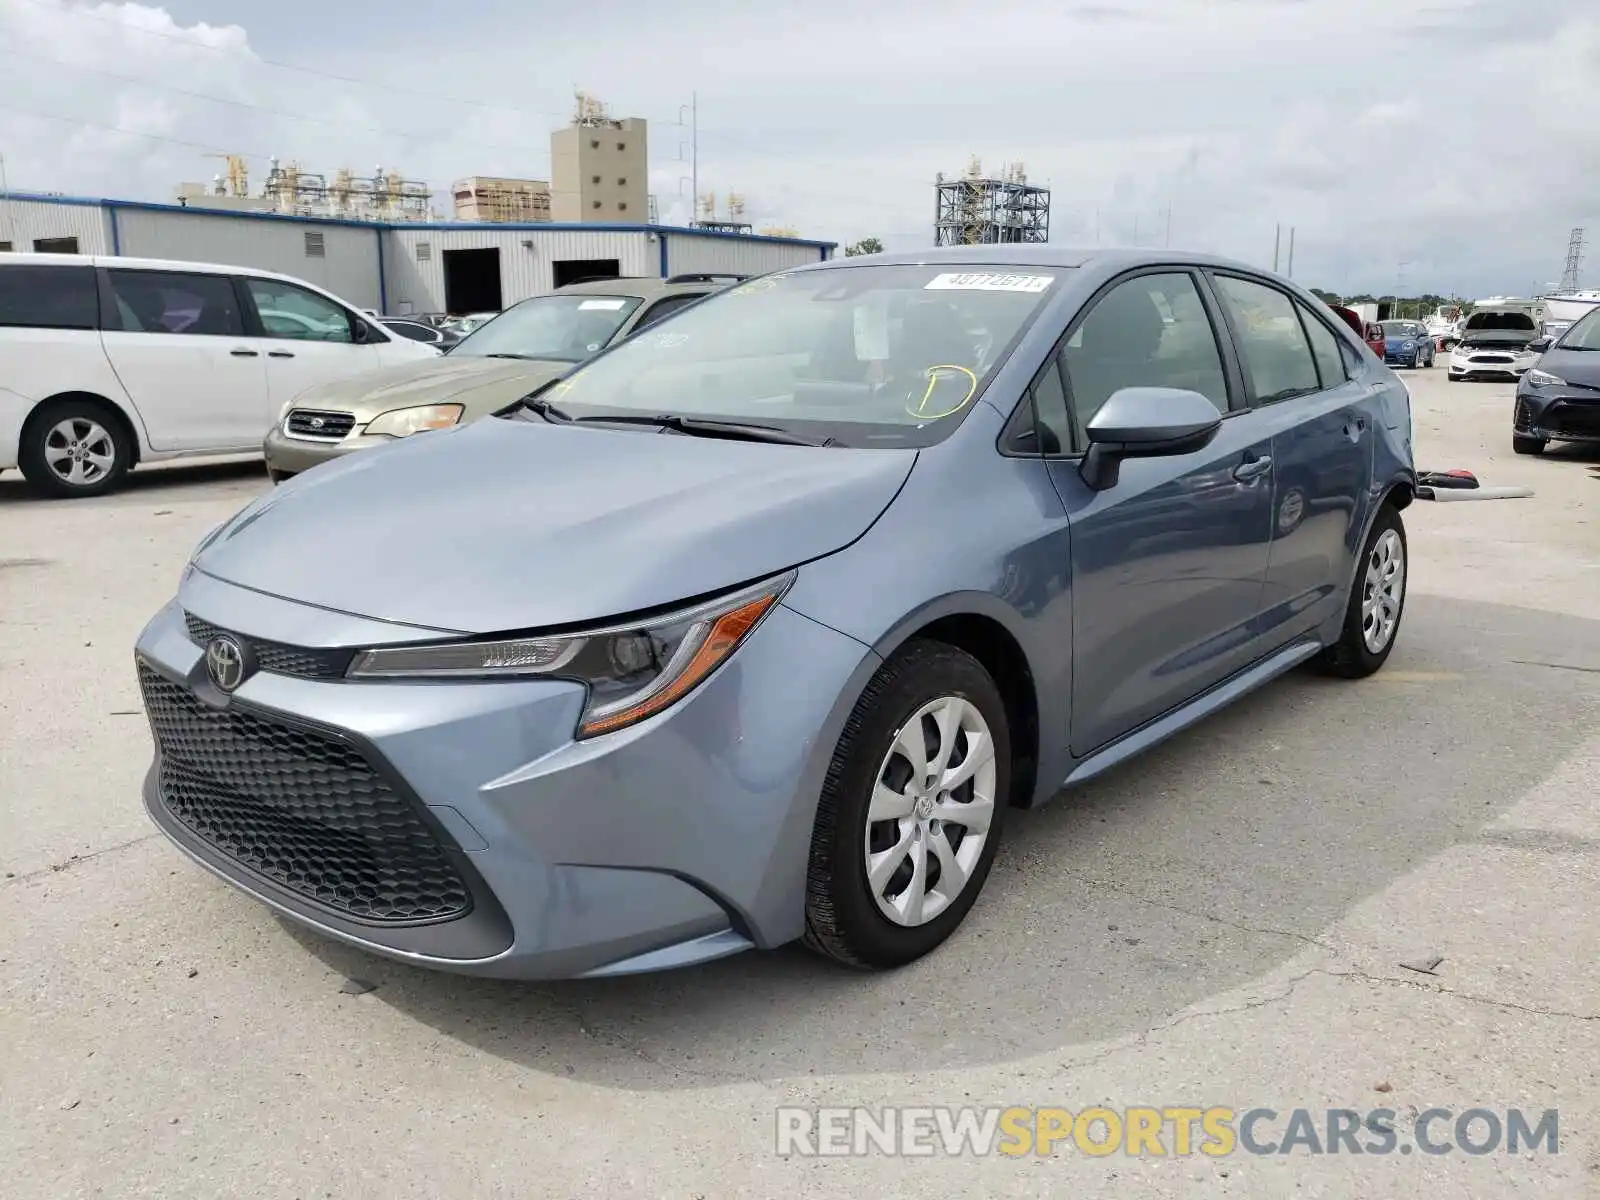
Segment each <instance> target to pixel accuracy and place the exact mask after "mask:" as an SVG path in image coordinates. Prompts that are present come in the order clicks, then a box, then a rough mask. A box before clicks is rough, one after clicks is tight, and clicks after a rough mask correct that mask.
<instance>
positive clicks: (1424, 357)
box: [1379, 321, 1437, 368]
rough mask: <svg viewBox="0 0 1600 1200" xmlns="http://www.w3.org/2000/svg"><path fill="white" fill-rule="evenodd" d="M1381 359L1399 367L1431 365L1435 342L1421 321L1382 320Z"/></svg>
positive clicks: (1435, 347)
mask: <svg viewBox="0 0 1600 1200" xmlns="http://www.w3.org/2000/svg"><path fill="white" fill-rule="evenodd" d="M1379 324H1380V326H1381V327H1382V329H1383V361H1384V362H1386V363H1389V364H1391V365H1394V366H1401V367H1412V368H1418V367H1431V366H1433V359H1434V355H1435V353H1436V352H1437V344H1436V343H1435V342H1434V340H1433V338H1432V337H1430V336H1429V335H1428V330H1427V329H1426V327H1424V326H1423V324H1422V322H1421V321H1382V322H1380V323H1379Z"/></svg>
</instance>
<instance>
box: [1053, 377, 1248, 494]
mask: <svg viewBox="0 0 1600 1200" xmlns="http://www.w3.org/2000/svg"><path fill="white" fill-rule="evenodd" d="M1220 428H1222V414H1221V413H1220V412H1218V411H1217V406H1216V405H1215V404H1213V403H1211V401H1209V400H1207V399H1206V398H1205V397H1204V396H1202V395H1201V394H1200V393H1199V392H1191V391H1186V390H1184V389H1182V388H1161V387H1130V388H1122V389H1121V390H1120V391H1117V392H1114V393H1112V395H1111V398H1110V399H1109V400H1107V401H1106V402H1105V403H1104V404H1102V405H1101V406H1100V411H1099V412H1097V413H1095V414H1094V416H1092V417H1091V418H1089V424H1088V425H1087V426H1085V427H1084V433H1085V434H1086V435H1087V436H1088V439H1089V450H1088V452H1087V453H1086V454H1085V455H1084V456H1083V467H1082V474H1083V481H1084V482H1085V483H1086V484H1088V485H1089V486H1090V487H1091V488H1093V489H1094V490H1095V491H1097V492H1098V491H1104V490H1105V489H1106V488H1109V487H1114V486H1116V482H1117V476H1118V473H1119V472H1118V466H1119V465H1120V464H1121V462H1122V460H1123V459H1125V458H1164V457H1167V456H1170V455H1176V454H1191V453H1193V452H1194V451H1196V450H1202V449H1204V448H1205V447H1206V446H1207V445H1208V444H1209V443H1210V442H1211V439H1212V438H1214V437H1216V435H1217V430H1218V429H1220Z"/></svg>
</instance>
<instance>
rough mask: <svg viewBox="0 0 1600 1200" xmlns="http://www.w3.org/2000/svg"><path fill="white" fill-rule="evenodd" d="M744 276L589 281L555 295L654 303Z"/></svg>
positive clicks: (708, 288) (713, 288) (712, 289)
mask: <svg viewBox="0 0 1600 1200" xmlns="http://www.w3.org/2000/svg"><path fill="white" fill-rule="evenodd" d="M744 278H745V276H742V275H712V274H704V275H673V276H671V277H670V278H667V279H658V278H657V277H655V276H654V275H623V276H619V277H618V278H616V279H585V280H583V281H582V282H581V283H569V284H567V285H566V286H565V287H560V288H557V289H555V292H554V293H553V294H555V295H562V296H565V295H569V294H577V295H582V296H595V295H600V296H637V297H639V298H641V299H645V300H650V299H653V298H655V297H656V296H671V295H675V294H677V293H680V292H693V293H700V292H704V291H707V290H711V291H715V290H717V289H718V288H722V287H730V286H732V285H733V284H735V283H738V282H739V281H740V280H742V279H744Z"/></svg>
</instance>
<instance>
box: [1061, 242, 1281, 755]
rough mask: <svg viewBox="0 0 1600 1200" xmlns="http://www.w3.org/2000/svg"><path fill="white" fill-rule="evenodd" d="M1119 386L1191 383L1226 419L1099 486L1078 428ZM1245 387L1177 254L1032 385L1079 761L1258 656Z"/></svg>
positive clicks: (1216, 317) (1102, 309)
mask: <svg viewBox="0 0 1600 1200" xmlns="http://www.w3.org/2000/svg"><path fill="white" fill-rule="evenodd" d="M1057 367H1059V377H1058V376H1057V375H1056V374H1055V371H1056V369H1057ZM1125 387H1171V388H1183V389H1186V390H1189V391H1196V392H1199V393H1201V394H1202V395H1204V396H1205V397H1206V398H1207V399H1209V400H1210V401H1211V402H1212V403H1213V404H1215V405H1216V407H1217V411H1218V412H1219V413H1221V414H1223V417H1224V419H1223V422H1222V428H1221V430H1220V431H1219V432H1218V434H1217V435H1216V437H1215V438H1214V439H1213V440H1212V442H1211V444H1210V445H1208V446H1206V447H1205V448H1204V449H1203V450H1198V451H1195V452H1194V453H1192V454H1184V455H1176V456H1173V457H1169V458H1143V459H1140V458H1133V459H1128V460H1126V461H1125V462H1123V463H1122V465H1121V468H1120V472H1119V478H1118V480H1117V482H1116V483H1115V484H1113V485H1112V486H1111V487H1109V488H1107V489H1105V490H1103V491H1095V490H1092V489H1091V488H1089V487H1088V485H1087V484H1085V483H1084V481H1083V477H1082V475H1081V458H1082V452H1083V450H1084V448H1085V445H1086V440H1085V437H1084V427H1085V426H1086V425H1087V424H1088V422H1089V420H1090V418H1092V417H1093V416H1094V414H1095V412H1096V411H1098V409H1099V408H1100V406H1101V405H1102V404H1104V403H1105V401H1106V400H1108V399H1109V398H1110V397H1111V395H1112V394H1113V393H1115V392H1116V391H1118V390H1119V389H1121V388H1125ZM1238 393H1239V382H1238V376H1237V372H1236V371H1235V370H1234V368H1233V365H1232V347H1231V345H1230V344H1229V342H1228V340H1227V337H1226V333H1225V327H1224V326H1223V325H1222V320H1221V315H1220V314H1219V313H1218V312H1217V311H1216V310H1215V307H1214V304H1213V303H1212V302H1211V300H1210V298H1209V297H1208V296H1207V295H1206V293H1205V292H1204V291H1203V288H1202V285H1201V281H1200V278H1199V276H1198V275H1197V274H1196V273H1195V272H1193V271H1192V270H1190V269H1189V268H1187V267H1176V266H1174V267H1162V268H1152V269H1150V270H1147V271H1143V272H1140V273H1138V274H1135V275H1132V276H1128V277H1124V278H1123V279H1121V280H1119V281H1118V282H1117V283H1115V284H1113V285H1111V286H1110V287H1109V288H1108V289H1107V290H1106V291H1105V292H1103V293H1102V294H1101V295H1100V296H1099V297H1098V298H1097V299H1095V300H1094V301H1093V302H1092V303H1091V305H1090V307H1089V308H1088V310H1087V313H1086V315H1085V316H1084V317H1083V318H1082V319H1081V320H1080V322H1079V323H1078V324H1077V326H1076V328H1073V329H1071V330H1069V332H1068V335H1067V337H1066V339H1065V342H1064V343H1063V345H1062V347H1061V350H1060V354H1059V359H1058V363H1057V364H1051V365H1047V367H1046V369H1045V371H1044V373H1043V376H1042V377H1041V379H1040V380H1039V381H1037V382H1036V383H1035V386H1034V396H1035V403H1036V405H1037V407H1038V409H1039V419H1040V422H1041V424H1042V425H1043V427H1044V429H1045V430H1046V432H1047V436H1046V437H1045V439H1044V440H1045V442H1046V443H1047V444H1046V447H1045V448H1046V451H1047V454H1048V455H1049V460H1050V471H1051V477H1052V479H1053V480H1054V481H1055V485H1056V490H1057V492H1058V493H1059V494H1060V496H1061V500H1062V502H1063V504H1064V505H1065V506H1066V509H1067V514H1068V517H1069V519H1070V520H1071V523H1072V551H1071V554H1072V622H1073V628H1072V645H1073V647H1074V659H1073V677H1072V729H1071V746H1072V751H1073V753H1074V754H1075V755H1077V756H1079V757H1082V756H1084V755H1086V754H1089V753H1091V752H1093V751H1094V750H1096V749H1098V748H1099V747H1101V746H1103V745H1105V744H1106V743H1108V742H1110V741H1112V740H1114V739H1116V738H1118V737H1121V736H1122V735H1124V734H1126V733H1129V732H1131V731H1132V730H1134V729H1136V728H1138V727H1139V726H1140V725H1143V724H1145V723H1147V722H1149V721H1151V720H1154V719H1155V718H1157V717H1159V716H1161V715H1162V714H1163V713H1165V712H1167V711H1168V710H1170V709H1173V708H1175V707H1177V706H1179V705H1181V704H1182V703H1184V702H1185V701H1187V700H1189V699H1191V698H1193V697H1194V696H1196V695H1198V694H1199V693H1200V692H1203V691H1205V690H1206V689H1207V688H1209V687H1211V686H1213V685H1214V684H1216V683H1218V682H1220V681H1221V680H1223V679H1225V678H1227V676H1229V675H1231V674H1233V673H1234V672H1235V671H1237V670H1239V669H1241V668H1242V667H1244V666H1246V665H1247V664H1248V663H1249V662H1250V661H1252V660H1253V659H1254V658H1256V657H1259V655H1260V649H1259V646H1258V640H1257V637H1256V632H1255V629H1256V623H1257V622H1256V618H1257V616H1258V613H1259V611H1260V602H1261V593H1262V584H1263V582H1264V580H1265V577H1266V571H1267V551H1268V546H1269V543H1270V539H1271V526H1272V519H1271V497H1272V463H1271V460H1270V454H1271V437H1270V435H1268V434H1265V433H1263V432H1262V431H1261V429H1260V428H1259V426H1258V424H1257V422H1256V420H1255V417H1254V414H1253V413H1252V412H1251V411H1250V410H1249V409H1248V408H1246V407H1244V406H1243V404H1242V398H1241V397H1240V396H1239V394H1238ZM1052 410H1053V411H1054V412H1056V414H1057V416H1056V417H1054V418H1052V417H1051V416H1050V415H1049V414H1050V412H1051V411H1052ZM1051 451H1054V453H1050V452H1051Z"/></svg>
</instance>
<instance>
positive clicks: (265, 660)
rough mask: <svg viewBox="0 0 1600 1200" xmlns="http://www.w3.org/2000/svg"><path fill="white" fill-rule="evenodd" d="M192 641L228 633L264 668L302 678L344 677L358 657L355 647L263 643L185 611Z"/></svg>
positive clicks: (202, 643)
mask: <svg viewBox="0 0 1600 1200" xmlns="http://www.w3.org/2000/svg"><path fill="white" fill-rule="evenodd" d="M183 623H184V625H185V626H186V627H187V628H188V630H189V640H190V641H192V642H194V643H195V645H197V646H205V645H207V644H208V643H209V642H210V641H211V639H212V638H214V637H216V636H217V635H218V634H221V633H227V634H228V635H229V636H231V637H233V638H235V639H237V640H238V641H239V642H240V643H242V644H245V645H247V646H248V647H249V649H250V652H251V653H252V654H253V655H254V656H255V660H256V666H257V668H259V669H260V670H263V671H269V672H271V673H272V674H274V675H298V676H299V677H300V678H302V679H342V678H344V673H345V670H346V669H347V668H348V667H349V666H350V660H351V658H353V657H354V655H355V651H353V650H320V649H316V648H314V647H310V646H286V645H284V644H283V643H282V642H263V641H257V640H256V639H255V638H251V637H245V636H244V635H243V634H238V633H234V632H233V631H232V630H226V629H222V628H220V627H218V626H216V625H213V624H211V622H209V621H202V620H201V619H200V618H199V617H197V616H195V615H194V614H193V613H187V612H186V613H184V614H183Z"/></svg>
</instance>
